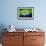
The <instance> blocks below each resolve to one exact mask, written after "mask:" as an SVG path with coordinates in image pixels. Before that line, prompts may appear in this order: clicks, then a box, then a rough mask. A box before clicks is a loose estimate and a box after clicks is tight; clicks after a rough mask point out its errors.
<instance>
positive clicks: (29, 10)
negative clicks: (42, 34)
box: [17, 7, 34, 19]
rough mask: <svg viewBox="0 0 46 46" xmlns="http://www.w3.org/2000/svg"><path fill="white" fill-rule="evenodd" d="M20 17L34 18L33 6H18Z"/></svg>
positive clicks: (18, 15) (18, 16)
mask: <svg viewBox="0 0 46 46" xmlns="http://www.w3.org/2000/svg"><path fill="white" fill-rule="evenodd" d="M17 18H18V19H34V8H33V7H18V8H17Z"/></svg>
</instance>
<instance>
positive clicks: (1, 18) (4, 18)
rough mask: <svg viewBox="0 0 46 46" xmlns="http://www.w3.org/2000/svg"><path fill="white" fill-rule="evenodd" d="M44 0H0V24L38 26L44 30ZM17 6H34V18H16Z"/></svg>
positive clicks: (20, 26) (45, 25) (17, 26)
mask: <svg viewBox="0 0 46 46" xmlns="http://www.w3.org/2000/svg"><path fill="white" fill-rule="evenodd" d="M45 4H46V0H1V15H0V25H1V24H3V25H5V26H7V25H9V24H13V25H14V26H15V27H16V28H29V27H30V28H31V27H40V28H42V29H43V30H44V31H46V29H45V28H46V21H45V20H46V5H45ZM17 7H34V20H17Z"/></svg>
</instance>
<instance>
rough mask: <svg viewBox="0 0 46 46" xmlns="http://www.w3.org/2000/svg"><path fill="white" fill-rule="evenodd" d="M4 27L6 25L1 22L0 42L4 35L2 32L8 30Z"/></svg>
mask: <svg viewBox="0 0 46 46" xmlns="http://www.w3.org/2000/svg"><path fill="white" fill-rule="evenodd" d="M4 28H6V27H5V25H4V24H0V43H2V36H3V34H2V32H5V31H6V30H4Z"/></svg>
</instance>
